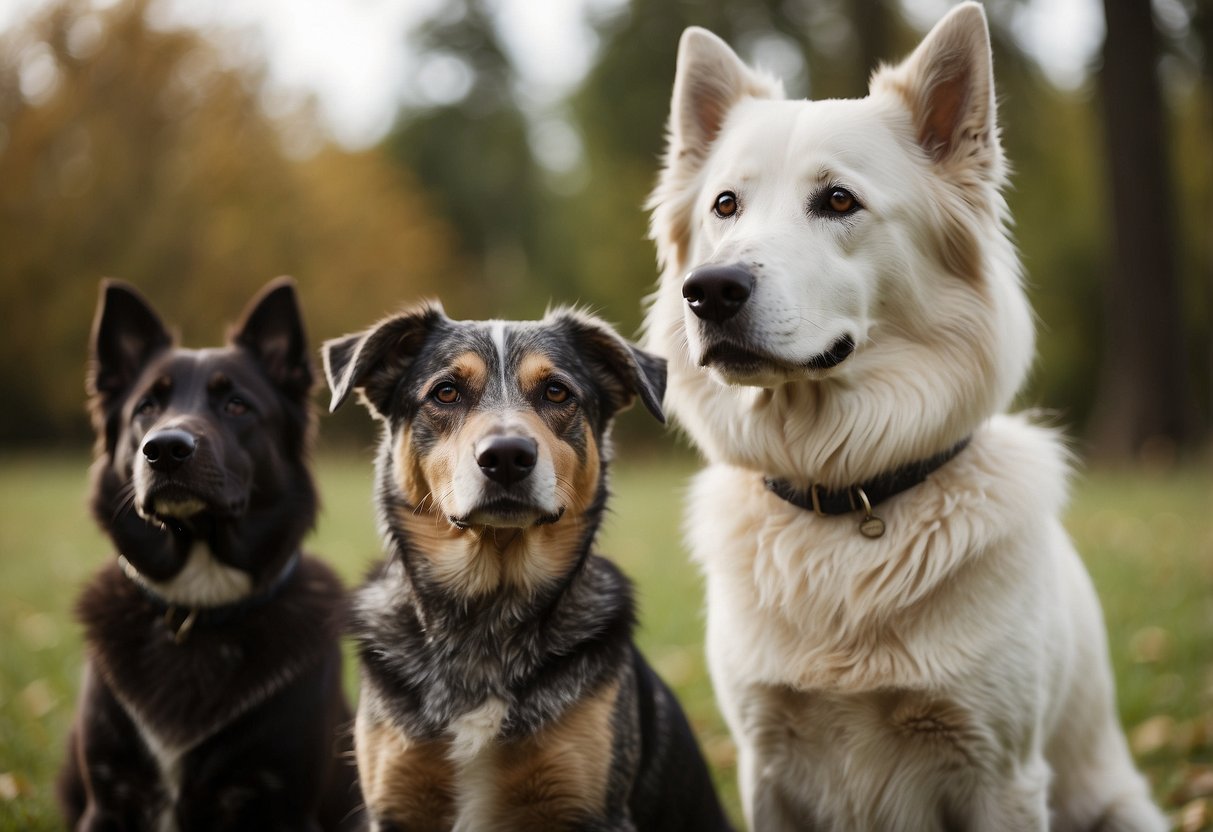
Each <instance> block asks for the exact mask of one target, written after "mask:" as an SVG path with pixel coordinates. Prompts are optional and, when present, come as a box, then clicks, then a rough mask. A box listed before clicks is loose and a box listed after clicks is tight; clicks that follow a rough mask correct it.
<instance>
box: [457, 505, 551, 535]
mask: <svg viewBox="0 0 1213 832" xmlns="http://www.w3.org/2000/svg"><path fill="white" fill-rule="evenodd" d="M564 510H565V507H564V506H561V507H560V508H559V509H557V510H556V511H555V512H554V513H544V510H543V509H542V508H541V507H539V506H536V505H534V504H532V503H526V502H522V501H521V500H513V499H509V498H499V499H496V500H491V501H489V502H487V503H482V504H480V505H478V506H476V508H474V509H473V510H472V511H470V512H468V513H467V514H466V515H464V516H463V517H457V516H455V515H453V514H452V515H450V516H448V517H447V520H448V521H450V523H451V525H452V526H454V527H455V528H457V529H468V528H471V527H472V526H493V525H495V523H491V522H490V523H485V522H483V521H482V520H481V519H480V518H483V517H484V516H485V515H489V516H491V517H492V518H493V519H496V520H499V521H509V520H513V519H518V518H521V517H526V516H534V515H536V514H538V515H539V516H538V518H537V519H535V520H534V522H533V523H532V524H531V525H535V526H547V525H551V524H552V523H556V522H559V520H560V518H562V517H563V516H564Z"/></svg>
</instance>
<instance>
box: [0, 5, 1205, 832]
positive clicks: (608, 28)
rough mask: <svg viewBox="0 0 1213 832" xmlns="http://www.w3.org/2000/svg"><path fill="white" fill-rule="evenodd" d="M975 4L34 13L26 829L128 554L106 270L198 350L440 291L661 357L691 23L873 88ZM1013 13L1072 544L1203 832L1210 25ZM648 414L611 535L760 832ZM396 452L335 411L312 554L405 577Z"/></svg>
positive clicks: (1023, 194)
mask: <svg viewBox="0 0 1213 832" xmlns="http://www.w3.org/2000/svg"><path fill="white" fill-rule="evenodd" d="M950 5H951V2H950V1H949V0H746V2H736V0H548V2H538V1H537V0H398V1H395V2H393V1H392V0H211V1H210V2H202V1H201V0H0V357H2V360H0V401H2V402H3V406H2V407H0V645H3V646H0V829H41V828H46V829H52V828H56V825H57V823H56V820H55V815H54V809H53V803H52V793H51V788H50V783H51V780H52V779H53V772H54V770H55V769H56V768H57V766H58V764H59V761H60V759H61V754H60V748H61V747H62V745H61V743H62V738H63V736H64V734H65V732H66V729H67V726H68V724H69V723H70V715H71V709H72V702H73V698H74V691H75V686H76V683H77V679H78V673H79V667H80V651H81V648H80V645H79V641H78V634H77V632H76V628H75V626H74V624H72V622H71V618H70V606H71V599H72V597H73V596H74V594H75V592H76V591H77V589H78V587H79V584H80V583H81V582H82V581H83V580H85V579H86V578H87V576H88V574H89V573H90V572H91V571H92V570H94V569H95V568H96V567H97V566H98V565H99V564H100V563H102V562H103V561H104V558H105V557H106V554H107V551H108V549H107V546H106V544H105V543H104V542H103V541H102V540H101V538H100V536H99V534H98V533H97V532H96V530H95V529H94V528H93V526H92V524H91V522H90V521H89V519H88V518H87V516H86V514H85V512H84V509H83V496H84V493H85V490H86V475H85V466H86V465H87V463H88V459H89V452H88V450H87V446H88V442H89V439H90V435H89V428H88V421H87V419H86V417H85V413H84V407H83V402H84V368H85V359H86V355H87V337H88V329H89V324H90V321H91V318H92V315H93V311H94V305H95V301H96V296H97V282H98V280H99V279H100V278H101V277H104V276H112V277H119V278H122V279H125V280H128V281H130V282H132V283H134V284H136V285H137V286H138V287H139V288H140V289H142V290H143V291H144V293H145V294H146V295H147V296H148V297H149V298H150V299H151V301H152V302H153V304H154V305H155V306H156V307H157V308H158V309H159V310H160V311H161V313H162V314H163V315H164V317H165V318H166V320H168V321H170V322H172V323H174V324H176V325H177V326H178V327H179V328H180V330H181V332H182V335H183V338H184V341H185V343H186V344H187V345H193V346H203V345H207V344H212V343H215V342H217V341H218V340H219V339H220V338H221V336H222V334H223V332H224V328H225V326H226V324H227V323H228V322H230V321H231V320H232V319H233V318H234V317H235V316H236V315H237V313H238V312H239V310H240V309H241V307H242V306H243V305H244V304H245V302H246V301H247V300H248V298H249V297H250V296H251V295H252V294H253V293H254V292H255V291H256V289H257V288H258V287H259V286H261V285H262V284H263V283H264V282H265V281H267V280H269V279H270V278H272V277H274V276H275V275H278V274H290V275H293V276H294V277H295V278H296V280H297V281H298V283H299V286H300V289H301V293H302V301H303V304H304V308H305V312H306V316H307V320H308V324H309V327H310V336H311V339H312V341H313V343H314V344H315V345H318V344H319V343H320V341H321V340H322V339H325V338H329V337H333V336H336V335H339V334H342V333H344V332H348V331H351V330H354V329H359V328H362V327H363V326H365V325H367V324H369V323H370V322H371V321H373V320H375V319H377V318H379V317H381V316H382V315H383V314H385V312H387V311H389V310H392V309H394V308H396V307H397V306H400V305H402V304H404V303H407V302H409V301H411V300H414V299H416V298H417V297H419V296H425V295H429V296H441V298H442V299H443V301H444V302H445V304H446V307H447V310H448V312H449V313H451V314H452V315H454V316H456V317H468V318H472V317H536V316H539V315H540V314H542V312H543V310H544V308H545V307H546V306H547V305H548V304H549V303H553V302H580V303H583V304H587V305H589V306H590V307H592V308H593V309H595V310H597V311H598V312H600V313H601V314H602V315H604V316H605V317H606V318H608V319H609V320H612V321H613V322H615V323H617V324H619V325H620V327H621V329H622V331H624V332H625V333H628V334H634V333H636V331H637V329H638V327H639V324H640V320H641V298H642V297H643V296H644V295H646V294H647V293H648V292H649V291H650V290H651V288H652V287H653V285H654V283H655V280H656V267H655V257H654V251H653V247H652V244H651V243H650V242H649V241H648V240H647V239H646V227H647V217H646V215H645V214H644V212H643V211H642V208H641V206H642V204H643V202H644V200H645V197H646V195H647V193H648V191H649V190H650V188H651V187H652V185H653V183H654V181H655V176H656V172H657V167H658V160H659V155H660V152H661V150H662V147H663V141H664V137H663V132H664V123H665V119H666V116H667V108H668V102H669V95H670V89H671V83H672V80H673V71H674V58H675V49H676V46H677V42H678V37H679V35H680V33H681V31H682V29H683V28H684V27H685V26H687V25H690V24H696V25H701V26H707V27H709V28H711V29H713V30H714V31H716V32H717V33H718V34H720V35H721V36H723V37H724V38H726V39H727V40H728V41H730V42H731V43H732V44H733V45H734V46H735V47H736V48H737V50H738V51H739V52H740V54H741V55H742V56H743V57H744V58H746V59H747V60H749V61H751V62H752V63H756V64H759V65H763V66H765V67H766V68H768V69H770V70H772V71H773V72H774V73H775V74H777V75H779V76H781V77H783V78H784V79H785V85H786V88H787V90H788V92H789V94H790V95H792V96H794V97H801V96H808V97H813V98H827V97H839V96H858V95H862V94H864V92H865V90H866V84H867V78H868V75H869V73H870V72H871V70H872V69H873V67H874V66H875V65H876V64H877V62H878V61H879V60H882V59H883V60H896V59H897V58H899V57H900V56H902V55H904V54H906V53H908V52H909V51H910V50H911V49H912V48H913V46H914V45H915V44H916V42H917V41H918V39H919V38H920V37H921V35H922V34H923V33H924V32H925V31H926V30H927V29H928V28H929V27H930V26H931V25H932V24H933V23H934V22H935V21H937V20H938V19H939V18H940V17H941V16H942V15H943V14H944V12H945V11H946V10H947V8H948V7H949V6H950ZM985 7H986V10H987V13H988V16H989V18H990V21H991V24H992V27H993V36H994V48H995V73H996V80H997V87H998V91H999V96H1000V102H1001V103H1000V107H1001V109H1000V116H1001V122H1002V128H1003V141H1004V144H1005V146H1006V149H1007V153H1008V155H1009V157H1010V159H1011V162H1012V164H1013V166H1014V175H1013V179H1012V187H1011V189H1010V191H1009V193H1008V199H1009V202H1010V206H1011V210H1012V213H1013V215H1014V217H1015V220H1016V225H1015V229H1014V233H1015V237H1016V239H1017V241H1018V244H1019V246H1020V249H1021V252H1022V255H1023V259H1024V263H1025V266H1026V271H1027V275H1028V288H1029V292H1030V294H1031V297H1032V301H1033V304H1034V306H1035V309H1036V312H1037V315H1038V324H1039V353H1040V356H1039V360H1038V362H1037V364H1036V368H1035V371H1034V373H1033V375H1032V377H1031V380H1030V383H1029V384H1028V386H1027V388H1026V390H1025V391H1024V392H1023V394H1022V396H1021V400H1020V404H1021V405H1022V406H1028V407H1039V408H1042V409H1044V410H1045V411H1046V412H1047V415H1046V417H1045V418H1047V419H1048V420H1049V421H1051V422H1053V423H1055V424H1058V425H1061V426H1063V427H1065V428H1066V430H1067V431H1068V433H1069V434H1070V435H1071V436H1073V437H1074V438H1075V445H1076V448H1077V450H1078V452H1079V455H1080V457H1081V458H1082V459H1084V460H1085V461H1086V462H1087V463H1089V467H1088V469H1087V470H1088V471H1089V473H1087V474H1086V475H1085V476H1084V477H1083V478H1081V479H1080V480H1079V485H1078V487H1077V490H1076V496H1075V505H1074V508H1073V509H1072V511H1071V513H1070V515H1069V516H1068V518H1067V522H1068V525H1069V527H1070V529H1071V532H1072V533H1073V534H1074V535H1075V537H1076V539H1077V540H1078V543H1079V546H1080V549H1081V550H1082V551H1083V552H1084V554H1085V555H1086V557H1087V560H1088V565H1089V567H1090V568H1091V570H1092V573H1093V576H1094V578H1095V582H1096V585H1097V587H1098V589H1099V591H1100V594H1101V597H1102V598H1103V600H1104V605H1105V611H1106V614H1107V618H1108V624H1109V632H1110V644H1111V649H1112V653H1113V659H1114V663H1115V665H1116V672H1117V684H1118V689H1119V690H1120V695H1121V699H1120V706H1121V716H1122V720H1123V721H1124V723H1125V726H1126V729H1127V730H1128V732H1129V734H1130V740H1131V743H1132V745H1133V748H1134V751H1135V752H1136V753H1137V755H1138V758H1139V760H1140V761H1141V762H1142V765H1143V767H1144V768H1145V770H1146V771H1147V773H1148V774H1149V776H1150V778H1151V782H1152V784H1153V786H1154V790H1155V794H1156V796H1157V797H1158V799H1159V800H1160V801H1161V802H1162V803H1163V804H1164V805H1165V806H1166V807H1167V808H1168V810H1169V811H1170V812H1171V813H1172V817H1173V818H1174V820H1175V823H1176V826H1177V828H1181V829H1188V830H1196V829H1208V828H1213V473H1211V472H1213V466H1211V465H1210V452H1211V434H1213V336H1211V330H1213V326H1211V322H1213V0H1154V2H1150V0H1102V2H1101V0H987V2H986V3H985ZM650 421H651V420H648V419H645V418H643V415H641V414H634V413H633V414H628V416H627V417H626V418H625V419H624V421H623V424H622V425H621V428H622V433H623V442H622V443H621V444H622V452H621V462H620V464H619V466H618V469H617V470H618V478H617V481H616V486H617V488H616V490H617V492H618V494H619V497H618V499H617V501H616V503H615V508H616V513H615V514H614V515H613V519H612V521H610V522H609V523H608V527H607V529H606V541H605V546H606V550H607V551H610V552H612V553H616V554H618V555H619V556H620V559H621V561H622V562H623V563H624V566H625V568H627V569H628V570H629V572H631V574H633V575H634V576H635V577H636V579H637V583H638V585H639V586H640V590H641V599H642V614H643V621H644V625H643V631H642V634H641V641H642V644H643V646H644V647H645V648H646V649H647V650H648V651H649V652H650V654H651V655H652V656H653V657H654V660H655V664H656V665H657V667H658V669H659V670H660V671H661V672H662V673H663V675H665V676H666V677H667V679H669V680H670V681H671V683H672V684H673V685H674V686H675V688H676V689H677V691H678V693H679V695H680V697H682V698H683V701H684V702H685V703H686V704H687V707H688V711H689V712H690V715H691V718H692V721H693V723H694V724H695V727H696V730H697V731H698V733H699V735H700V737H701V739H702V740H703V742H704V744H705V747H706V750H707V752H708V755H709V759H710V761H711V763H712V766H713V769H714V771H715V772H716V775H717V778H718V782H719V783H720V784H721V786H722V789H723V790H724V792H725V796H726V800H727V801H728V802H729V805H730V808H731V809H732V810H733V811H736V809H737V803H736V793H735V790H734V787H733V785H732V783H733V766H734V762H735V761H734V759H733V751H732V745H731V743H730V741H729V738H728V734H727V731H726V730H725V729H724V726H723V725H722V724H721V722H720V720H719V717H718V715H717V714H716V711H715V707H714V704H713V700H712V696H711V691H710V685H709V683H708V681H707V678H706V675H705V673H704V668H703V661H702V654H701V648H700V644H701V638H702V635H701V628H702V622H701V619H700V617H699V613H698V610H699V605H700V603H701V592H700V588H699V586H698V582H697V579H696V576H695V573H694V570H693V569H692V568H691V567H690V566H689V565H688V564H687V563H686V560H685V556H684V555H682V554H681V552H680V544H679V540H678V529H677V523H676V520H675V519H674V518H675V517H676V516H677V509H676V505H677V501H678V491H679V489H680V488H681V486H682V484H683V483H684V482H685V479H686V477H687V476H689V475H690V473H691V471H692V470H693V468H694V462H693V461H692V460H691V459H690V458H689V455H688V453H687V451H686V449H685V447H682V448H681V449H680V448H678V447H677V446H676V443H674V442H673V441H671V439H670V437H669V436H668V435H663V434H661V433H660V432H659V431H658V430H657V428H656V426H655V425H653V426H651V425H650V424H649V423H650ZM371 441H372V430H371V425H370V420H369V419H367V418H366V417H365V414H364V413H362V412H361V411H360V410H359V409H358V408H346V409H345V412H343V413H341V414H338V416H337V417H325V418H324V419H323V421H322V442H321V451H320V453H319V454H318V456H317V467H318V468H319V469H320V476H319V480H320V483H321V487H322V492H323V494H324V496H325V500H326V507H327V509H326V513H325V515H324V517H323V518H322V520H321V523H320V528H319V530H318V535H317V537H316V538H315V541H314V545H315V547H316V549H317V550H318V551H320V552H323V553H324V554H325V555H326V556H327V557H329V558H330V560H332V561H333V562H334V563H335V564H336V565H337V566H338V568H339V570H340V571H341V572H342V574H343V575H344V576H345V577H346V579H347V580H349V581H351V582H354V581H356V580H357V579H358V576H359V575H361V574H362V573H363V571H364V570H365V568H366V566H367V564H368V563H369V562H370V561H372V560H373V559H374V558H376V557H377V556H378V551H379V547H378V544H377V542H376V540H375V535H374V528H373V523H372V520H371V512H370V508H369V494H370V488H369V470H370V463H369V454H368V453H367V452H366V450H365V449H366V448H367V446H368V445H369V444H370V443H371ZM634 449H635V450H639V451H641V453H636V452H635V450H634ZM353 688H354V683H353V677H352V675H351V682H350V689H351V693H353Z"/></svg>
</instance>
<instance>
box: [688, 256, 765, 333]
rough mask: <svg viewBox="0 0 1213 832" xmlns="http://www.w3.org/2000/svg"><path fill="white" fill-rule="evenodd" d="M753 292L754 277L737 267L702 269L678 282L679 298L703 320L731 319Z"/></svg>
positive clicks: (707, 267) (704, 267)
mask: <svg viewBox="0 0 1213 832" xmlns="http://www.w3.org/2000/svg"><path fill="white" fill-rule="evenodd" d="M753 291H754V275H752V274H750V273H749V272H748V271H746V270H745V269H743V268H742V267H741V266H703V267H701V268H698V269H695V271H693V272H691V273H690V274H689V275H687V278H686V280H684V281H683V283H682V296H683V297H684V298H686V302H687V304H688V305H689V306H690V307H691V311H692V312H694V313H695V314H696V315H697V316H698V317H699V318H702V319H703V320H705V321H716V322H720V321H726V320H728V319H729V318H731V317H733V316H734V315H736V314H737V312H738V311H739V310H740V309H741V307H742V306H744V305H745V302H746V301H747V300H749V299H750V293H751V292H753Z"/></svg>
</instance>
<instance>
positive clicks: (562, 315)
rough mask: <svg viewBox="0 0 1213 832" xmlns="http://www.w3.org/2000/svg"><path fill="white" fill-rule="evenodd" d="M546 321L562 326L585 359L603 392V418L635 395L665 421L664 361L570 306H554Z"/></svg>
mask: <svg viewBox="0 0 1213 832" xmlns="http://www.w3.org/2000/svg"><path fill="white" fill-rule="evenodd" d="M547 320H548V321H550V322H553V323H555V324H556V325H557V326H562V327H565V328H566V331H567V332H568V333H569V334H570V336H571V337H572V339H573V342H574V343H575V344H576V346H577V350H578V353H579V355H580V356H581V357H582V358H583V359H584V360H586V361H587V362H589V364H590V367H591V369H592V370H593V372H594V376H595V377H596V378H597V379H599V380H600V381H601V383H602V386H603V390H604V392H605V394H606V404H607V408H606V410H607V412H606V413H605V414H604V415H605V416H606V418H608V419H609V418H611V417H612V416H614V415H615V414H616V413H618V412H619V411H621V410H624V409H625V408H627V407H630V406H631V404H632V402H633V401H634V400H635V399H636V397H637V396H639V397H640V401H641V402H643V403H644V406H645V408H646V409H647V410H648V411H649V412H650V413H652V414H653V415H654V416H655V417H656V418H657V421H659V422H661V423H662V424H665V412H664V411H663V410H662V408H661V400H662V398H663V397H664V396H665V383H666V361H665V359H664V358H659V357H658V356H656V355H653V354H652V353H649V352H645V351H644V350H642V349H640V348H639V347H637V346H636V345H635V344H633V343H631V342H630V341H628V340H627V339H625V338H624V337H623V336H621V335H619V333H617V332H616V331H615V330H614V329H612V328H611V326H610V325H609V324H607V323H606V322H605V321H603V320H600V319H599V318H596V317H594V316H593V315H588V314H586V313H584V312H579V311H577V310H573V309H558V310H556V311H555V312H552V313H551V314H550V315H549V316H548V318H547Z"/></svg>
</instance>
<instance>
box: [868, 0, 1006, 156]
mask: <svg viewBox="0 0 1213 832" xmlns="http://www.w3.org/2000/svg"><path fill="white" fill-rule="evenodd" d="M882 87H890V88H892V89H894V90H895V91H896V92H898V93H900V95H901V96H902V97H903V98H904V100H905V101H906V102H907V103H908V104H909V108H910V113H911V115H912V117H913V119H914V130H915V134H916V138H917V140H918V144H919V145H920V146H921V147H922V149H923V150H925V151H926V153H927V155H928V156H929V157H930V158H931V159H932V161H934V162H935V163H936V164H939V165H944V166H948V167H954V166H968V165H972V164H974V163H976V164H977V165H979V166H981V167H982V168H983V170H984V171H985V172H986V173H987V174H988V175H990V176H995V175H997V172H998V171H999V170H1000V169H1001V166H1000V162H1001V159H1002V151H1001V147H1000V145H999V139H998V125H997V105H996V102H995V97H994V60H993V54H992V53H991V51H990V30H989V26H988V25H987V24H986V15H985V12H984V11H983V10H982V7H981V6H980V5H979V4H977V3H962V4H960V5H959V6H957V7H956V8H954V9H952V11H951V12H949V13H948V14H947V16H946V17H944V18H943V20H941V21H939V23H937V24H936V25H935V28H933V29H932V30H931V31H930V32H929V33H927V36H926V37H925V38H923V41H922V43H920V44H919V45H918V48H917V49H915V50H914V52H913V53H912V54H911V55H910V57H908V58H906V59H905V61H903V62H902V63H901V64H900V65H899V66H896V67H893V68H883V69H880V70H878V71H877V72H876V74H875V75H874V76H873V78H872V90H873V92H876V91H877V90H879V89H880V88H882Z"/></svg>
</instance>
